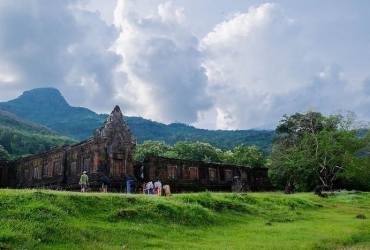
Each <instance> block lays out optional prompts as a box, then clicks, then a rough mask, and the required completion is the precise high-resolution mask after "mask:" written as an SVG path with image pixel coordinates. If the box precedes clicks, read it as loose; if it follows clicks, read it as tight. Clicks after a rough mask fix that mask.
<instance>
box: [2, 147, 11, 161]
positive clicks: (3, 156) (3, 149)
mask: <svg viewBox="0 0 370 250" xmlns="http://www.w3.org/2000/svg"><path fill="white" fill-rule="evenodd" d="M10 159H11V156H10V154H9V153H8V151H6V150H5V148H4V147H3V146H2V145H0V160H10Z"/></svg>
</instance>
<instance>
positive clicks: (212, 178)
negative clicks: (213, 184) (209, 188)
mask: <svg viewBox="0 0 370 250" xmlns="http://www.w3.org/2000/svg"><path fill="white" fill-rule="evenodd" d="M208 171H209V180H210V181H215V180H217V178H216V169H214V168H210V169H209V170H208Z"/></svg>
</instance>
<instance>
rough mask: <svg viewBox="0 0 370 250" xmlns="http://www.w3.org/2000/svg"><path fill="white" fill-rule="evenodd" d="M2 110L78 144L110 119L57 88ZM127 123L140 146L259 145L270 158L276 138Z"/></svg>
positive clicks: (39, 91)
mask: <svg viewBox="0 0 370 250" xmlns="http://www.w3.org/2000/svg"><path fill="white" fill-rule="evenodd" d="M0 108H1V109H3V110H5V111H8V112H10V113H13V114H15V115H17V116H19V117H20V118H22V119H24V120H27V121H31V122H34V123H37V124H41V125H43V126H46V127H49V128H51V129H52V130H55V131H57V132H58V133H60V134H62V135H65V136H68V137H71V138H75V139H77V140H86V139H88V138H90V137H91V136H92V134H93V131H94V129H96V128H100V126H101V125H102V123H103V122H104V121H105V119H106V117H107V114H96V113H95V112H93V111H91V110H89V109H87V108H83V107H72V106H70V105H69V104H68V103H67V102H66V100H65V99H64V97H63V96H62V95H61V93H60V91H59V90H57V89H54V88H38V89H33V90H29V91H25V92H24V93H23V94H22V95H21V96H19V97H18V98H16V99H13V100H10V101H7V102H0ZM113 108H114V107H112V109H113ZM122 112H123V113H124V109H122ZM125 119H126V121H127V123H128V125H129V126H130V128H131V130H132V132H133V133H134V135H135V136H136V138H137V140H138V143H143V142H144V141H147V140H152V141H162V142H165V143H166V144H168V145H173V144H174V143H176V142H177V141H188V142H190V143H193V142H196V141H201V142H208V143H210V144H211V145H212V146H214V147H216V148H220V149H222V150H229V149H233V148H234V147H236V146H238V145H240V144H244V145H245V146H251V145H256V146H258V147H259V148H260V149H261V150H262V151H263V152H264V153H266V154H267V153H268V152H269V151H270V147H271V143H272V139H273V137H274V135H275V133H274V131H270V130H234V131H228V130H205V129H197V128H195V127H192V126H189V125H186V124H179V123H173V124H170V125H165V124H162V123H159V122H154V121H151V120H147V119H144V118H141V117H125ZM1 123H2V120H0V125H1Z"/></svg>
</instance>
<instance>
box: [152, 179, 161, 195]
mask: <svg viewBox="0 0 370 250" xmlns="http://www.w3.org/2000/svg"><path fill="white" fill-rule="evenodd" d="M154 187H156V188H157V194H158V195H159V196H161V195H162V183H161V181H160V180H157V181H156V182H154Z"/></svg>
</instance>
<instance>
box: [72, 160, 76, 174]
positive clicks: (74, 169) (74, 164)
mask: <svg viewBox="0 0 370 250" xmlns="http://www.w3.org/2000/svg"><path fill="white" fill-rule="evenodd" d="M75 174H77V167H76V162H75V161H73V162H71V175H75Z"/></svg>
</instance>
